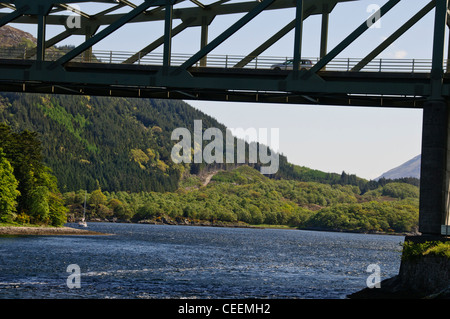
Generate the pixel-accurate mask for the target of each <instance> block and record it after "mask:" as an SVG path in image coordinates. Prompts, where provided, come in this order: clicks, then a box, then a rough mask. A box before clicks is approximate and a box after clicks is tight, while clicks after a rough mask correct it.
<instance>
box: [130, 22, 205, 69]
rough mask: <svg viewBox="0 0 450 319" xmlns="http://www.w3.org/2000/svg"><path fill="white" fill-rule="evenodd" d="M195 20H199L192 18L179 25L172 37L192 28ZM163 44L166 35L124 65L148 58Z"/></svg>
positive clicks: (173, 30)
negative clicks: (148, 55) (147, 56)
mask: <svg viewBox="0 0 450 319" xmlns="http://www.w3.org/2000/svg"><path fill="white" fill-rule="evenodd" d="M195 20H197V18H195V17H191V18H189V19H187V20H186V21H184V22H182V23H181V24H179V25H177V26H176V27H175V28H173V29H172V37H174V36H176V35H177V34H178V33H180V32H182V31H184V30H186V29H187V28H188V27H190V26H191V25H192V24H193V22H194V21H195ZM163 44H164V35H163V36H161V37H159V38H158V39H156V40H155V41H153V42H152V43H150V44H149V45H147V46H146V47H145V48H143V49H142V50H140V51H139V52H138V53H136V54H134V55H132V56H131V57H129V58H128V59H126V60H125V61H124V62H122V63H123V64H133V63H134V62H136V61H137V60H139V59H140V58H143V57H144V56H146V55H147V54H149V53H150V52H152V51H153V50H155V49H156V48H158V47H159V46H161V45H163Z"/></svg>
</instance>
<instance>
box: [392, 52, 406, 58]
mask: <svg viewBox="0 0 450 319" xmlns="http://www.w3.org/2000/svg"><path fill="white" fill-rule="evenodd" d="M407 55H408V52H406V51H405V50H399V51H395V52H394V57H395V58H396V59H404V58H406V56H407Z"/></svg>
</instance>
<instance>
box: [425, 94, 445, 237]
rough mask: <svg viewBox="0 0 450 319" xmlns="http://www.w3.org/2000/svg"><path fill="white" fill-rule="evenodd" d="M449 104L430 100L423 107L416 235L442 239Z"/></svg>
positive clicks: (439, 100)
mask: <svg viewBox="0 0 450 319" xmlns="http://www.w3.org/2000/svg"><path fill="white" fill-rule="evenodd" d="M448 107H449V101H446V100H444V99H437V100H430V101H428V102H426V103H425V105H424V107H423V128H422V160H421V170H420V206H419V232H421V233H422V236H431V237H441V236H442V234H441V226H442V225H445V224H447V222H448V211H449V178H450V162H449V160H450V154H449V150H450V146H449V142H450V138H449V133H450V126H449V123H450V121H449V115H450V112H449V109H448Z"/></svg>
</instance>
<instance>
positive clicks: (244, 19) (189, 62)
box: [178, 0, 275, 70]
mask: <svg viewBox="0 0 450 319" xmlns="http://www.w3.org/2000/svg"><path fill="white" fill-rule="evenodd" d="M274 1H275V0H264V1H262V2H260V3H259V4H258V5H257V6H256V7H254V8H253V9H252V10H251V11H250V12H248V13H247V14H246V15H245V16H243V17H242V18H241V19H239V20H238V21H237V22H236V23H234V24H233V25H232V26H231V27H229V28H228V29H227V30H225V31H224V32H222V33H221V34H220V35H219V36H218V37H217V38H215V39H214V40H212V41H211V42H210V43H208V45H206V46H205V47H204V48H202V49H201V50H200V51H198V52H197V53H196V54H194V55H193V56H192V57H191V58H189V59H188V60H187V61H186V62H184V63H183V64H182V65H181V66H180V67H179V68H178V70H182V69H187V68H189V67H191V66H192V65H194V64H195V63H196V62H198V61H199V60H200V59H201V58H203V57H205V56H206V55H207V54H208V53H209V52H211V51H212V50H214V49H215V48H216V47H217V46H218V45H220V44H221V43H223V42H224V41H225V40H226V39H228V38H229V37H231V36H232V35H233V34H234V33H236V32H237V31H238V30H239V29H241V28H242V27H243V26H245V25H246V24H247V23H249V22H250V21H251V20H252V19H253V18H255V17H256V16H257V15H258V14H260V13H261V12H262V11H264V9H266V8H267V7H269V6H270V5H271V4H272V3H273V2H274Z"/></svg>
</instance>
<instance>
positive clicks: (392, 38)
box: [351, 0, 435, 72]
mask: <svg viewBox="0 0 450 319" xmlns="http://www.w3.org/2000/svg"><path fill="white" fill-rule="evenodd" d="M434 7H435V2H434V0H432V1H430V2H429V3H428V4H427V5H426V6H425V7H423V8H422V10H420V11H419V12H417V13H416V14H415V15H414V16H413V17H412V18H411V19H409V20H408V21H407V22H405V24H403V25H402V26H401V27H400V28H398V29H397V31H395V32H394V33H393V34H391V36H390V37H388V38H387V39H386V40H384V41H383V43H381V44H380V45H379V46H378V47H376V48H375V49H374V50H373V51H372V52H370V53H369V54H368V55H367V56H366V57H365V58H363V59H362V60H361V61H360V62H359V63H358V64H357V65H355V67H354V68H353V69H352V70H351V71H355V72H358V71H361V70H362V69H363V68H364V67H365V66H366V65H367V64H369V62H371V61H372V60H373V59H375V58H376V57H377V56H378V55H379V54H380V53H381V52H383V51H384V50H385V49H386V48H387V47H389V46H390V45H391V44H392V43H394V42H395V41H396V40H397V39H398V38H399V37H400V36H402V35H403V34H404V33H405V32H406V31H408V30H409V29H410V28H411V27H412V26H413V25H415V24H416V23H417V22H418V21H419V20H420V19H422V18H423V17H424V16H425V15H427V13H428V12H430V11H431V10H432V9H433V8H434Z"/></svg>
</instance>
